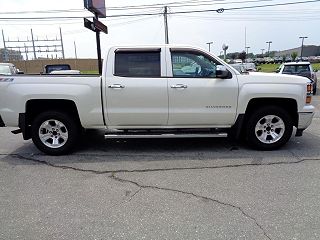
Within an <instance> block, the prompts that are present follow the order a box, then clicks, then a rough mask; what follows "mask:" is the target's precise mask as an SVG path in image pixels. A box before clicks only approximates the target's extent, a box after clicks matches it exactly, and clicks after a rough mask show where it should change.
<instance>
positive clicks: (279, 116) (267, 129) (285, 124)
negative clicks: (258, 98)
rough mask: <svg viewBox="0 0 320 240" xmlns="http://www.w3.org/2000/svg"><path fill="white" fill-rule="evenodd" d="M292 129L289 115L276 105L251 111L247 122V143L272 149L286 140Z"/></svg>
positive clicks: (260, 147)
mask: <svg viewBox="0 0 320 240" xmlns="http://www.w3.org/2000/svg"><path fill="white" fill-rule="evenodd" d="M292 130H293V123H292V119H291V116H290V115H289V114H288V112H286V111H285V110H283V109H282V108H279V107H276V106H269V107H263V108H261V109H260V110H257V111H255V112H253V113H252V114H251V115H250V117H249V121H248V124H247V129H246V137H247V141H248V143H249V144H250V145H251V146H252V147H254V148H256V149H260V150H274V149H277V148H279V147H281V146H283V145H284V144H286V143H287V142H288V140H289V139H290V137H291V134H292Z"/></svg>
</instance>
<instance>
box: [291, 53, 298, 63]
mask: <svg viewBox="0 0 320 240" xmlns="http://www.w3.org/2000/svg"><path fill="white" fill-rule="evenodd" d="M297 56H298V53H297V52H293V53H291V58H292V61H294V60H296V58H297Z"/></svg>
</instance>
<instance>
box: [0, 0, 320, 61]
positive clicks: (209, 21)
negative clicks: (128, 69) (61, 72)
mask: <svg viewBox="0 0 320 240" xmlns="http://www.w3.org/2000/svg"><path fill="white" fill-rule="evenodd" d="M295 2H304V3H303V4H292V5H283V6H273V7H261V8H252V9H248V8H247V7H250V6H262V5H271V4H284V3H295ZM105 4H106V8H107V15H108V16H113V17H107V18H101V19H100V20H101V22H103V23H104V24H105V25H107V26H108V30H109V33H108V34H104V33H101V47H102V55H104V52H105V51H106V49H107V48H108V47H110V46H114V45H144V44H163V43H164V41H165V37H164V19H163V15H162V14H160V13H162V12H163V10H164V9H163V6H164V5H167V6H168V11H169V15H168V28H169V42H170V44H186V45H192V46H196V47H201V48H204V49H208V45H207V44H206V43H208V42H213V44H212V45H211V52H213V53H214V54H216V55H219V54H220V53H221V51H222V45H223V44H227V45H228V46H229V49H228V52H236V51H237V52H240V51H243V50H244V49H245V46H248V47H250V48H249V52H253V53H261V52H262V50H261V49H265V50H264V52H266V51H267V49H268V44H267V43H266V42H267V41H272V43H271V46H270V50H271V51H280V50H285V49H290V48H295V47H299V46H300V45H301V39H299V37H301V36H307V37H308V38H307V39H305V41H304V43H305V44H306V45H320V30H319V26H320V1H316V2H308V1H302V0H260V1H258V0H242V1H240V0H180V1H177V0H163V1H159V0H158V1H155V0H144V1H143V0H134V1H133V0H131V1H129V0H106V2H105ZM141 5H143V6H141ZM146 5H148V6H146ZM128 6H130V7H128ZM134 6H140V7H138V8H137V7H134ZM243 7H245V9H234V10H232V8H243ZM221 8H223V9H225V10H224V12H222V13H217V12H215V11H212V12H202V13H200V12H198V13H185V14H182V13H180V14H175V13H176V12H182V11H197V10H208V9H212V10H217V9H221ZM230 8H231V9H230ZM228 9H230V10H228ZM53 10H59V11H53ZM66 10H67V11H66ZM41 11H42V12H41ZM141 13H143V14H146V13H147V14H148V13H152V14H153V13H159V14H158V15H150V16H141V15H140V16H132V17H128V16H127V17H115V15H127V14H141ZM92 16H93V14H92V13H90V12H89V11H87V10H86V9H84V3H83V0H65V1H62V0H55V1H46V0H42V1H40V0H10V1H5V0H0V29H2V30H3V33H4V36H5V39H6V40H8V39H9V40H10V41H12V40H17V39H19V40H25V39H27V38H28V39H31V33H30V29H31V28H32V30H33V34H34V36H35V38H36V39H37V38H38V39H46V38H48V39H51V38H56V37H57V36H58V37H59V28H60V27H61V31H62V36H63V43H64V50H65V57H66V58H74V57H75V46H76V51H77V57H78V58H96V56H97V52H96V41H95V34H94V32H92V31H90V30H89V29H86V28H85V27H84V26H83V17H88V18H89V19H91V20H92ZM30 17H33V18H34V17H35V18H38V17H46V18H48V17H78V18H74V19H34V20H26V19H12V18H30ZM19 44H20V43H10V44H9V43H7V46H8V45H9V46H17V45H19ZM3 46H4V45H3V40H2V37H1V40H0V48H2V47H3ZM21 46H23V45H21ZM38 56H42V57H45V56H46V53H42V54H41V53H38ZM28 57H29V59H31V58H32V57H33V55H31V54H29V56H28ZM49 57H50V56H49Z"/></svg>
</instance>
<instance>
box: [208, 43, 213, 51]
mask: <svg viewBox="0 0 320 240" xmlns="http://www.w3.org/2000/svg"><path fill="white" fill-rule="evenodd" d="M207 44H208V46H209V52H211V48H210V46H211V44H213V42H207Z"/></svg>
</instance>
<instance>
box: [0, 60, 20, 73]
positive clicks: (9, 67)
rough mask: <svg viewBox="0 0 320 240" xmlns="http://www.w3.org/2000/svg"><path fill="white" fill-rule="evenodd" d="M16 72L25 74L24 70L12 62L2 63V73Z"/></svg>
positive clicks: (0, 71)
mask: <svg viewBox="0 0 320 240" xmlns="http://www.w3.org/2000/svg"><path fill="white" fill-rule="evenodd" d="M15 74H23V72H22V71H20V70H19V69H17V68H16V67H15V66H14V65H13V64H12V63H0V75H15Z"/></svg>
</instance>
